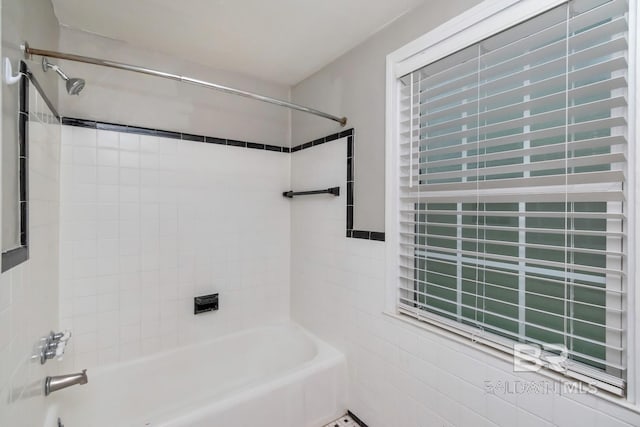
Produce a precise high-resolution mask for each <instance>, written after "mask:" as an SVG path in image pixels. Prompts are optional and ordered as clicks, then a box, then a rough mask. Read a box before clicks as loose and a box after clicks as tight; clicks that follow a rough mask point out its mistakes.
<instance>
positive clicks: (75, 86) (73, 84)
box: [42, 57, 85, 95]
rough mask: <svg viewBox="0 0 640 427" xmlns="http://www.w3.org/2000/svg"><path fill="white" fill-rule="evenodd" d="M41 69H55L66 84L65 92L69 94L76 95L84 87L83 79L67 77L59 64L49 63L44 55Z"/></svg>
mask: <svg viewBox="0 0 640 427" xmlns="http://www.w3.org/2000/svg"><path fill="white" fill-rule="evenodd" d="M42 69H43V70H44V71H45V72H47V71H49V70H53V71H55V72H56V73H57V74H58V75H59V76H60V77H62V79H63V80H64V81H65V82H66V86H67V93H68V94H69V95H78V94H80V91H81V90H82V89H84V84H85V81H84V79H79V78H69V76H67V75H66V74H65V73H64V71H62V70H61V69H60V67H59V66H57V65H55V64H52V63H50V62H49V61H47V58H46V57H43V58H42Z"/></svg>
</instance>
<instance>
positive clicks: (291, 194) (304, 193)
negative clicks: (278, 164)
mask: <svg viewBox="0 0 640 427" xmlns="http://www.w3.org/2000/svg"><path fill="white" fill-rule="evenodd" d="M311 194H333V195H334V196H339V195H340V187H331V188H327V189H326V190H314V191H285V192H284V193H282V195H283V196H284V197H288V198H290V199H292V198H293V197H294V196H308V195H311Z"/></svg>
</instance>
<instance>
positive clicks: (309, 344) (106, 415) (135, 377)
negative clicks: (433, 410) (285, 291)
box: [51, 323, 346, 427]
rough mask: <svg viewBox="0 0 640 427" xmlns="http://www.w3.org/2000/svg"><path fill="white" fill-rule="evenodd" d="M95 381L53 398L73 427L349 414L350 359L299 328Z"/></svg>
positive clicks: (279, 421)
mask: <svg viewBox="0 0 640 427" xmlns="http://www.w3.org/2000/svg"><path fill="white" fill-rule="evenodd" d="M87 373H88V375H89V383H88V384H87V385H84V386H75V387H72V388H68V389H65V390H62V391H59V392H56V393H55V394H54V395H51V397H52V398H54V399H55V402H52V403H55V405H54V406H55V407H56V411H57V413H58V414H59V416H60V417H61V418H62V421H63V422H64V424H65V426H66V427H107V426H109V427H147V426H151V427H186V426H193V427H205V426H206V427H216V426H220V427H249V426H264V427H270V426H273V427H280V426H284V427H289V426H290V427H302V426H308V427H319V426H322V425H323V424H325V423H327V422H329V421H331V420H332V419H334V418H337V417H339V416H340V415H341V414H342V413H344V409H345V406H344V403H345V393H346V391H345V390H346V362H345V358H344V356H343V355H342V354H341V353H340V352H338V351H337V350H336V349H334V348H332V347H330V346H329V345H328V344H326V343H324V342H323V341H321V340H319V339H317V338H316V337H314V336H313V335H311V334H309V333H307V332H306V331H305V330H304V329H302V328H301V327H300V326H298V325H296V324H294V323H284V324H280V325H276V326H268V327H261V328H256V329H250V330H246V331H242V332H238V333H234V334H231V335H227V336H224V337H222V338H219V339H216V340H213V341H208V342H205V343H201V344H196V345H191V346H187V347H181V348H178V349H175V350H172V351H169V352H164V353H161V354H158V355H153V356H150V357H145V358H141V359H137V360H134V361H131V362H127V363H121V364H117V365H112V366H109V367H104V368H96V369H90V370H89V371H88V372H87Z"/></svg>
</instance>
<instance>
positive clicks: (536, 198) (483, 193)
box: [398, 0, 628, 395]
mask: <svg viewBox="0 0 640 427" xmlns="http://www.w3.org/2000/svg"><path fill="white" fill-rule="evenodd" d="M627 8H628V5H627V2H626V1H624V0H612V1H603V0H573V1H570V2H568V3H566V4H563V5H561V6H558V7H556V8H554V9H551V10H549V11H547V12H545V13H543V14H541V15H538V16H536V17H534V18H532V19H529V20H527V21H525V22H522V23H520V24H517V25H515V26H514V27H512V28H510V29H508V30H506V31H503V32H501V33H498V34H495V35H494V36H492V37H490V38H488V39H485V40H483V41H481V42H479V43H477V44H474V45H471V46H468V47H466V48H464V49H462V50H460V51H458V52H456V53H454V54H452V55H450V56H447V57H445V58H442V59H440V60H438V61H436V62H433V63H431V64H429V65H427V66H425V67H423V68H421V69H418V70H415V71H414V72H412V73H410V74H408V75H406V76H403V77H402V78H401V79H400V82H401V89H400V109H399V111H400V114H399V120H400V127H399V130H400V149H399V153H400V178H399V179H400V193H399V194H400V200H399V201H400V204H399V206H400V236H399V242H400V280H399V283H400V289H399V301H398V308H399V310H400V311H401V312H402V313H404V314H407V315H410V316H413V317H416V318H419V319H421V320H425V321H427V322H431V323H436V324H438V325H440V326H446V327H447V328H448V329H453V330H454V331H458V332H461V333H465V334H471V335H475V336H482V337H483V339H484V340H486V341H488V342H491V343H495V344H496V347H500V348H504V349H505V350H506V349H508V348H510V346H511V344H513V343H514V342H520V343H522V342H525V343H535V344H561V345H564V346H566V348H567V349H568V353H569V361H568V364H567V367H568V372H567V374H568V375H570V376H573V377H577V378H579V379H582V380H585V381H595V382H596V383H597V384H598V386H600V387H602V388H604V389H607V390H609V391H611V392H614V393H617V394H620V395H623V394H624V392H625V376H626V366H625V354H624V353H625V330H624V326H623V325H624V322H623V320H624V315H625V289H626V276H625V270H624V258H625V247H626V243H625V242H626V238H625V188H624V187H625V186H624V183H625V176H626V172H627V171H626V152H627V138H626V135H627V127H626V124H627V117H626V114H627V108H626V107H627V77H628V70H627V68H628V67H627V59H626V58H627V27H628V26H627Z"/></svg>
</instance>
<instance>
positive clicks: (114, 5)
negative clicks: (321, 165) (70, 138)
mask: <svg viewBox="0 0 640 427" xmlns="http://www.w3.org/2000/svg"><path fill="white" fill-rule="evenodd" d="M423 1H424V0H178V1H176V0H108V1H105V0H52V2H53V6H54V9H55V13H56V16H57V17H58V20H59V21H60V24H62V25H65V26H69V27H72V28H75V29H79V30H83V31H89V32H92V33H96V34H99V35H102V36H106V37H110V38H113V39H117V40H121V41H125V42H127V43H130V44H132V45H134V46H138V47H143V48H147V49H150V50H153V51H156V52H161V53H165V54H169V55H173V56H177V57H179V58H182V59H186V60H190V61H193V62H197V63H200V64H203V65H206V66H209V67H212V68H217V69H224V70H229V71H234V72H241V73H243V74H247V75H251V76H256V77H259V78H260V79H263V80H267V81H271V82H276V83H280V84H285V85H294V84H296V83H298V82H300V81H301V80H304V79H305V78H306V77H308V76H310V75H311V74H313V73H314V72H315V71H317V70H319V69H321V68H322V67H323V66H325V65H326V64H328V63H330V62H331V61H333V60H334V59H336V58H337V57H339V56H340V55H342V54H343V53H345V52H347V51H348V50H349V49H351V48H353V47H355V46H356V45H358V44H359V43H360V42H362V41H364V40H365V39H366V38H367V37H369V36H370V35H371V34H373V33H375V32H376V31H377V30H379V29H380V28H382V27H384V26H385V25H387V24H388V23H390V22H391V21H393V20H394V19H395V18H397V17H398V16H400V15H402V14H404V13H405V12H407V11H408V10H410V9H412V8H413V7H415V6H417V5H419V4H421V3H422V2H423ZM78 53H80V54H81V52H78ZM140 65H144V64H140Z"/></svg>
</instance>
